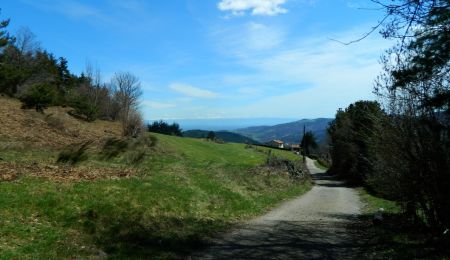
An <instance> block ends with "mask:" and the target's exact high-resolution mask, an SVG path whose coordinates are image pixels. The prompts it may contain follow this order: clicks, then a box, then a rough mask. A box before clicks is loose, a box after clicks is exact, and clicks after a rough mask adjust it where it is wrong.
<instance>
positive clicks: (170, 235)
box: [0, 135, 311, 259]
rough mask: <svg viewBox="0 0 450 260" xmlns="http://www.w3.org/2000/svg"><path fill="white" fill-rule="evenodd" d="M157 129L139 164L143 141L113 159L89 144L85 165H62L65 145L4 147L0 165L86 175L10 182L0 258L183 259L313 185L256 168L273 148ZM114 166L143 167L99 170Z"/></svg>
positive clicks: (1, 188) (0, 218)
mask: <svg viewBox="0 0 450 260" xmlns="http://www.w3.org/2000/svg"><path fill="white" fill-rule="evenodd" d="M154 136H155V137H156V139H157V142H156V145H154V146H152V147H150V148H146V149H145V150H143V151H141V152H142V153H144V155H143V156H144V157H143V158H144V159H143V160H139V161H136V160H134V159H133V158H134V157H133V156H136V152H137V150H139V149H142V148H141V147H138V148H135V147H131V148H130V149H128V150H127V151H122V152H121V153H119V154H117V155H115V156H113V157H111V158H109V159H107V160H105V159H104V158H103V157H102V156H101V155H99V154H98V153H97V152H96V151H89V159H87V160H85V161H82V162H80V163H79V164H77V165H76V166H63V165H60V164H56V163H55V161H56V158H57V157H58V151H51V150H49V151H47V150H45V151H44V152H42V151H43V150H42V149H38V150H33V149H26V150H20V149H15V150H12V149H2V150H0V154H1V157H2V158H3V161H2V162H0V164H6V163H11V164H12V163H14V165H16V164H17V165H19V166H20V165H27V166H29V165H32V167H35V166H33V165H35V164H36V165H38V166H39V165H45V167H44V166H42V167H41V166H39V167H41V168H42V169H43V170H42V171H44V170H49V171H55V172H56V173H57V174H58V176H59V177H61V176H60V175H61V174H70V173H71V172H72V171H73V169H77V171H76V172H77V174H79V177H80V178H79V179H67V178H63V177H64V176H62V177H61V178H59V177H58V178H57V179H53V178H51V176H52V174H55V173H48V174H45V177H41V176H40V175H36V174H35V175H30V174H28V172H27V171H31V170H32V168H24V171H23V172H22V173H21V174H20V175H19V177H17V178H16V179H14V180H13V181H3V182H1V181H0V258H70V257H75V256H76V257H81V258H89V257H99V256H100V257H101V256H105V254H106V255H107V256H109V257H118V258H124V257H131V258H141V257H142V258H148V257H150V256H151V257H152V258H154V259H158V258H160V259H164V258H177V257H182V256H184V255H186V254H188V253H189V252H190V251H191V250H194V249H196V248H198V247H202V246H203V245H204V243H205V241H206V240H207V238H208V237H210V236H211V235H212V234H214V233H215V232H218V231H221V230H224V229H226V228H228V227H230V225H233V224H235V223H236V222H239V221H242V220H246V219H249V218H251V217H253V216H256V215H259V214H262V213H264V212H265V211H267V210H268V209H270V208H271V207H273V206H274V205H276V204H277V203H279V202H281V201H283V200H285V199H289V198H292V197H294V196H298V195H300V194H302V193H304V192H306V191H308V190H309V189H310V187H311V185H310V182H309V181H308V180H303V181H299V180H293V179H292V178H290V177H289V175H287V174H270V173H258V172H255V171H254V169H255V167H257V166H259V165H261V164H263V163H264V161H265V159H266V156H267V154H266V150H267V149H266V148H264V149H263V148H261V149H260V150H255V149H246V148H245V146H244V145H241V144H232V143H229V144H216V143H212V142H206V141H202V140H196V139H189V138H178V137H169V136H163V135H154ZM273 153H274V154H276V155H277V156H280V157H285V158H288V159H297V158H298V157H296V156H295V155H293V154H291V153H289V152H282V151H273ZM139 154H140V153H139ZM102 158H103V159H102ZM130 158H132V159H130ZM0 166H1V165H0ZM36 167H37V166H36ZM105 168H108V169H109V168H112V169H115V171H116V170H117V171H121V170H126V169H128V168H132V169H133V172H135V173H134V174H132V175H130V176H126V177H123V178H122V177H118V176H120V175H111V176H110V177H102V178H91V177H92V176H90V175H89V174H91V172H96V171H99V169H105ZM55 169H57V170H55ZM83 170H86V171H87V172H86V173H79V172H80V171H83ZM83 174H85V175H83ZM107 174H108V173H107ZM49 176H50V177H49ZM77 176H78V175H77ZM102 176H103V175H102Z"/></svg>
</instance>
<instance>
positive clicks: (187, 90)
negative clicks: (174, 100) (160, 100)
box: [169, 83, 219, 98]
mask: <svg viewBox="0 0 450 260" xmlns="http://www.w3.org/2000/svg"><path fill="white" fill-rule="evenodd" d="M169 88H170V89H171V90H173V91H176V92H178V93H181V94H183V95H185V96H188V97H194V98H216V97H218V96H219V94H217V93H215V92H212V91H210V90H206V89H201V88H198V87H194V86H191V85H188V84H181V83H172V84H170V85H169Z"/></svg>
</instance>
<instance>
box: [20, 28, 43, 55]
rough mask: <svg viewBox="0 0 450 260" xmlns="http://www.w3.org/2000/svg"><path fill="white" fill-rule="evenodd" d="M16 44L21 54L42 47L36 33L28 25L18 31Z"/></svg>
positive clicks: (29, 52) (31, 52)
mask: <svg viewBox="0 0 450 260" xmlns="http://www.w3.org/2000/svg"><path fill="white" fill-rule="evenodd" d="M15 46H16V48H17V49H18V50H19V53H20V54H21V55H26V54H29V55H30V54H33V53H35V52H36V51H38V50H39V49H40V43H39V42H38V41H37V39H36V35H35V34H34V33H33V32H32V31H31V30H30V29H29V28H28V27H22V28H20V29H19V30H18V31H17V33H16V41H15Z"/></svg>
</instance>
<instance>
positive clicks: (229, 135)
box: [183, 130, 258, 144]
mask: <svg viewBox="0 0 450 260" xmlns="http://www.w3.org/2000/svg"><path fill="white" fill-rule="evenodd" d="M209 132H210V131H206V130H188V131H184V132H183V136H184V137H191V138H206V137H207V136H208V133H209ZM214 134H215V137H216V138H218V139H220V140H223V141H225V142H230V143H244V144H245V143H248V144H258V142H257V141H255V140H253V139H251V138H248V137H246V136H243V135H240V134H237V133H233V132H229V131H215V132H214Z"/></svg>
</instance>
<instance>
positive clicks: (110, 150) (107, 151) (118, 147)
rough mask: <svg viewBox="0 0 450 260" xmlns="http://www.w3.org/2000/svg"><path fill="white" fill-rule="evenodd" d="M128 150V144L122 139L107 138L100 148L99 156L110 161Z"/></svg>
mask: <svg viewBox="0 0 450 260" xmlns="http://www.w3.org/2000/svg"><path fill="white" fill-rule="evenodd" d="M127 148H128V142H127V141H126V140H123V139H117V138H114V137H112V138H108V139H106V142H105V144H104V145H103V147H102V151H101V155H102V157H103V158H104V159H111V158H113V157H116V156H118V155H119V154H120V153H123V152H125V151H126V149H127Z"/></svg>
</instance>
